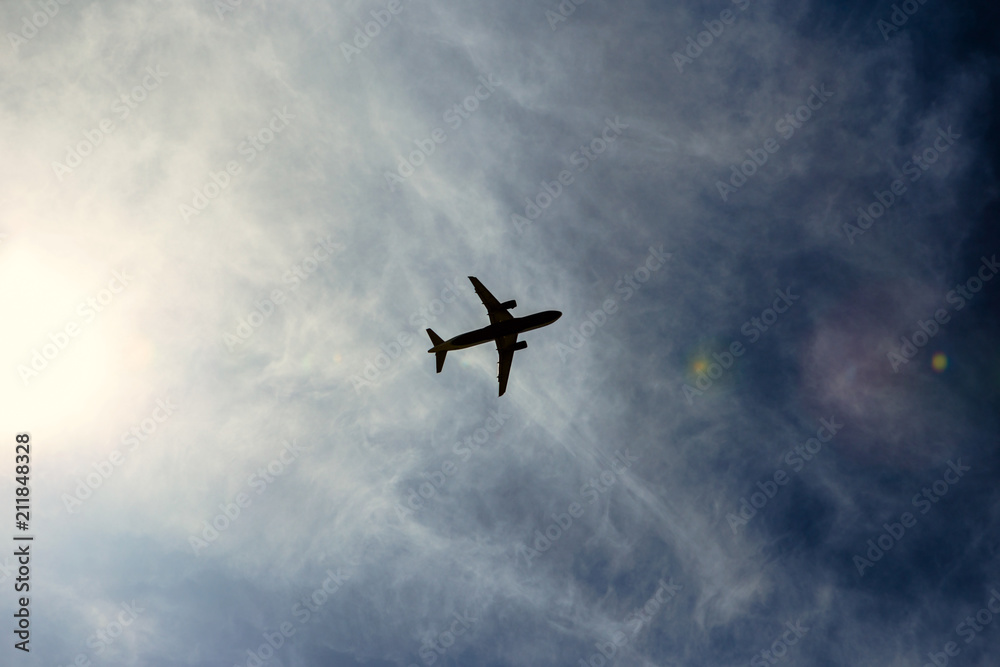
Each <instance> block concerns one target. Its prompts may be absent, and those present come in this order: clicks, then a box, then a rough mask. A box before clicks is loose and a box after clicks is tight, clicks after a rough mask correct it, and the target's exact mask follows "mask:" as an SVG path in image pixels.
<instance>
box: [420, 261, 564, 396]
mask: <svg viewBox="0 0 1000 667" xmlns="http://www.w3.org/2000/svg"><path fill="white" fill-rule="evenodd" d="M469 280H471V281H472V286H473V287H475V288H476V294H478V295H479V298H480V300H481V301H482V302H483V305H484V306H486V312H487V313H489V316H490V325H489V326H488V327H483V328H482V329H476V330H475V331H469V332H468V333H464V334H461V335H459V336H455V337H454V338H452V339H451V340H448V341H446V340H443V339H442V338H441V336H438V335H437V334H436V333H434V331H433V330H432V329H428V330H427V335H428V336H430V337H431V342H432V343H433V344H434V347H432V348H431V349H429V350H427V351H428V352H433V353H434V354H435V355H436V356H435V360H436V361H437V372H438V373H440V372H441V369H442V368H444V358H445V355H447V354H448V353H449V352H451V351H452V350H464V349H465V348H467V347H473V346H474V345H482V344H483V343H488V342H490V341H495V342H496V344H497V353H498V354H499V355H500V369H499V372H498V373H497V380H499V381H500V394H499V395H500V396H503V393H504V392H505V391H507V376H508V375H510V364H511V362H512V361H514V352H516V351H517V350H523V349H524V348H526V347H528V343H527V342H526V341H521V342H520V343H519V342H517V335H518V334H520V333H524V332H525V331H531V330H532V329H540V328H541V327H544V326H548V325H549V324H552V323H553V322H555V321H556V320H558V319H559V318H560V317H562V313H561V312H559V311H558V310H546V311H542V312H540V313H535V314H534V315H527V316H525V317H514V316H513V315H511V314H510V312H509V309H510V308H517V302H516V301H514V300H513V299H511V300H510V301H504V302H503V303H500V302H499V301H497V298H496V297H495V296H493V295H492V294H490V291H489V290H488V289H486V288H485V287H483V284H482V283H481V282H479V279H478V278H475V277H473V276H469Z"/></svg>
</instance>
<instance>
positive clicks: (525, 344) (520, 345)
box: [513, 340, 528, 351]
mask: <svg viewBox="0 0 1000 667" xmlns="http://www.w3.org/2000/svg"><path fill="white" fill-rule="evenodd" d="M527 347H528V341H526V340H522V341H521V342H519V343H514V348H513V349H514V350H515V351H516V350H523V349H525V348H527Z"/></svg>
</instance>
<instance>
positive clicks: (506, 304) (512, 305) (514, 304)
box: [500, 299, 517, 308]
mask: <svg viewBox="0 0 1000 667" xmlns="http://www.w3.org/2000/svg"><path fill="white" fill-rule="evenodd" d="M500 307H501V308H517V301H514V299H511V300H510V301H504V302H503V303H501V304H500Z"/></svg>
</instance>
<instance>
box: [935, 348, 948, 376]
mask: <svg viewBox="0 0 1000 667" xmlns="http://www.w3.org/2000/svg"><path fill="white" fill-rule="evenodd" d="M931 368H933V369H934V372H935V373H943V372H944V370H945V369H946V368H948V355H946V354H945V353H944V352H935V353H934V356H933V357H931Z"/></svg>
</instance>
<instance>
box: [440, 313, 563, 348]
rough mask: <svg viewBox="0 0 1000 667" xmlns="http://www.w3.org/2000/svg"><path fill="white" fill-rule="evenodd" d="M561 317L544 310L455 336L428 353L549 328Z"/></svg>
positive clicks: (489, 341) (480, 343)
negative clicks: (545, 327)
mask: <svg viewBox="0 0 1000 667" xmlns="http://www.w3.org/2000/svg"><path fill="white" fill-rule="evenodd" d="M560 317H562V313H561V312H559V311H558V310H544V311H542V312H540V313H534V314H533V315H526V316H525V317H512V318H510V319H509V320H504V321H503V322H497V323H496V324H491V325H489V326H487V327H483V328H482V329H476V330H475V331H469V332H467V333H464V334H460V335H458V336H455V337H454V338H452V339H451V340H446V341H445V342H443V343H440V344H438V345H435V346H434V347H432V348H431V349H430V350H428V352H450V351H451V350H464V349H465V348H467V347H473V346H475V345H482V344H483V343H491V342H493V341H495V340H498V339H500V338H503V337H505V336H511V335H514V334H520V333H523V332H525V331H531V330H532V329H540V328H542V327H544V326H548V325H550V324H552V323H553V322H555V321H556V320H558V319H559V318H560Z"/></svg>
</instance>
